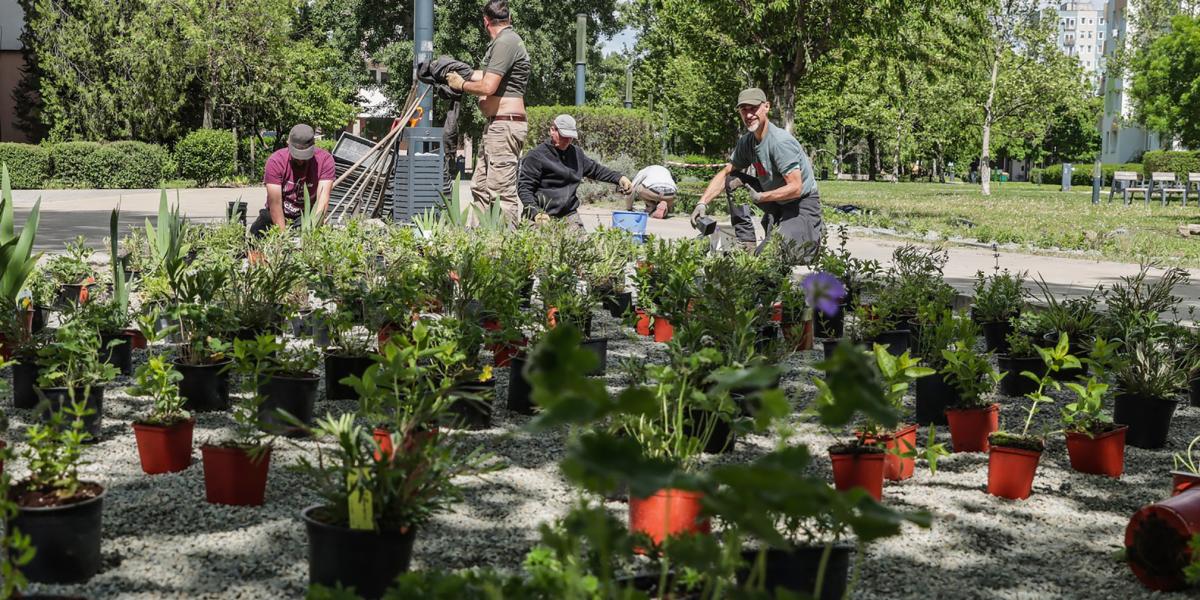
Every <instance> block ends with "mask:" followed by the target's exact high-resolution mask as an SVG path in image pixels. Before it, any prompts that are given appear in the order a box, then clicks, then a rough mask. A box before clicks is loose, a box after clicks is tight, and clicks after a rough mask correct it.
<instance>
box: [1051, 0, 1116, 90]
mask: <svg viewBox="0 0 1200 600" xmlns="http://www.w3.org/2000/svg"><path fill="white" fill-rule="evenodd" d="M1105 13H1106V11H1105V7H1104V5H1103V4H1100V5H1096V4H1093V3H1092V2H1063V3H1061V4H1059V5H1058V49H1059V50H1062V52H1063V54H1066V55H1067V56H1073V57H1075V58H1076V59H1078V60H1079V64H1080V65H1081V66H1083V69H1084V71H1086V72H1087V74H1088V76H1089V77H1090V78H1091V79H1092V82H1093V84H1094V85H1095V86H1096V89H1100V75H1101V74H1102V73H1103V72H1104V40H1105V37H1106V23H1107V20H1108V17H1107V15H1106V14H1105Z"/></svg>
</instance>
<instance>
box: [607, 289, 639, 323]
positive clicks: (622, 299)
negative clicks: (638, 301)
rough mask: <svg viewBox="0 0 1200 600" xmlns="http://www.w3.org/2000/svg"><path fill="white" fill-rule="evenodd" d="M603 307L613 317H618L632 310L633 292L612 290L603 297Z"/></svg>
mask: <svg viewBox="0 0 1200 600" xmlns="http://www.w3.org/2000/svg"><path fill="white" fill-rule="evenodd" d="M604 308H605V310H607V311H608V314H610V315H612V316H613V318H614V319H619V318H621V317H623V316H624V315H625V313H627V312H629V311H630V310H633V292H614V293H612V294H611V295H608V296H605V297H604Z"/></svg>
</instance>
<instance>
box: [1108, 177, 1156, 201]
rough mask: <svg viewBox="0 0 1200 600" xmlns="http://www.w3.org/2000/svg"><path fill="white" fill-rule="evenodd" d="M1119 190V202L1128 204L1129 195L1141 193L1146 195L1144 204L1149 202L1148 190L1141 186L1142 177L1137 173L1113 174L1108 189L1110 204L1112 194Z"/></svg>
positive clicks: (1146, 187)
mask: <svg viewBox="0 0 1200 600" xmlns="http://www.w3.org/2000/svg"><path fill="white" fill-rule="evenodd" d="M1118 188H1119V189H1120V190H1121V200H1122V201H1123V202H1124V203H1125V204H1127V205H1128V204H1129V194H1131V193H1133V192H1141V193H1143V194H1145V195H1146V203H1147V204H1149V202H1150V188H1149V187H1148V186H1145V185H1142V176H1141V175H1139V174H1138V173H1137V171H1117V172H1116V173H1113V178H1112V185H1111V186H1110V187H1109V188H1108V201H1109V202H1110V203H1111V202H1112V199H1113V193H1114V192H1116V191H1117V189H1118Z"/></svg>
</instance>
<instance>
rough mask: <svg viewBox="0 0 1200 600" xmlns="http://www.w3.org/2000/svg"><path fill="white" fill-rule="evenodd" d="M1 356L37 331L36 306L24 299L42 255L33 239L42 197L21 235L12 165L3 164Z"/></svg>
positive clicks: (0, 187)
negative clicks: (10, 175) (16, 220)
mask: <svg viewBox="0 0 1200 600" xmlns="http://www.w3.org/2000/svg"><path fill="white" fill-rule="evenodd" d="M0 167H2V169H3V173H0V175H2V177H0V268H2V269H0V311H3V312H2V313H0V315H2V316H0V359H3V360H8V359H10V358H12V356H13V351H14V349H15V348H16V347H18V346H20V345H21V343H22V341H23V340H26V339H28V337H29V336H30V335H32V334H33V332H34V326H33V319H34V309H33V307H32V305H31V303H30V302H29V301H28V300H26V301H25V302H22V301H21V298H22V296H23V294H22V292H23V290H24V289H25V284H26V282H27V281H29V278H30V274H31V273H32V272H33V270H34V266H35V265H36V264H37V261H38V259H39V258H40V257H41V254H40V253H39V254H37V255H34V254H33V242H34V239H35V237H36V236H37V228H38V220H39V214H40V206H41V203H42V201H41V200H40V199H39V200H38V201H37V202H36V203H34V205H33V210H32V211H30V213H29V217H28V218H27V219H26V220H25V226H24V227H22V228H21V233H20V235H17V234H16V233H15V228H14V225H13V200H12V189H10V184H9V179H8V166H7V165H0Z"/></svg>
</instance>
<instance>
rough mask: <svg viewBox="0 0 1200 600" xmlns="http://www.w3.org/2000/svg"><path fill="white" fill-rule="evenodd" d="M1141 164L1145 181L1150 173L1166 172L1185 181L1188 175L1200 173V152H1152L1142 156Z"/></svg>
mask: <svg viewBox="0 0 1200 600" xmlns="http://www.w3.org/2000/svg"><path fill="white" fill-rule="evenodd" d="M1142 164H1143V165H1144V167H1145V170H1144V171H1142V176H1143V177H1145V178H1146V179H1150V174H1151V173H1155V172H1159V173H1162V172H1168V173H1174V174H1175V177H1177V178H1178V179H1179V181H1187V176H1188V173H1200V150H1196V151H1191V152H1189V151H1179V150H1171V151H1166V150H1154V151H1151V152H1147V153H1146V154H1145V155H1144V156H1142Z"/></svg>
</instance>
